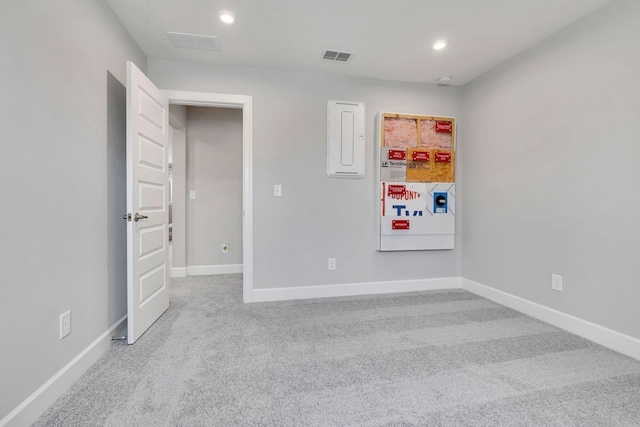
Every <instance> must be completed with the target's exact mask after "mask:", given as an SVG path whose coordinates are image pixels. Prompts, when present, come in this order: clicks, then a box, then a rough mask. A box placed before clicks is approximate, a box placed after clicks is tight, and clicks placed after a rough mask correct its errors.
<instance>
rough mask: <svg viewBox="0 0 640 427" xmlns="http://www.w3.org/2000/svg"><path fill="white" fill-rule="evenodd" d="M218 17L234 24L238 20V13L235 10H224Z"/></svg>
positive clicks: (226, 22)
mask: <svg viewBox="0 0 640 427" xmlns="http://www.w3.org/2000/svg"><path fill="white" fill-rule="evenodd" d="M218 18H220V20H221V21H222V22H224V23H225V24H233V23H234V22H235V21H236V15H234V14H233V12H229V11H228V10H223V11H221V12H220V13H218Z"/></svg>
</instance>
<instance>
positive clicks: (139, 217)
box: [133, 212, 149, 222]
mask: <svg viewBox="0 0 640 427" xmlns="http://www.w3.org/2000/svg"><path fill="white" fill-rule="evenodd" d="M147 218H149V217H148V216H146V215H140V214H139V213H138V212H136V216H134V217H133V220H134V221H135V222H138V221H140V220H141V219H147Z"/></svg>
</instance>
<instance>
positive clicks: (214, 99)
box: [162, 90, 253, 302]
mask: <svg viewBox="0 0 640 427" xmlns="http://www.w3.org/2000/svg"><path fill="white" fill-rule="evenodd" d="M162 92H163V93H164V94H165V95H166V97H167V98H168V99H169V104H175V105H193V106H198V107H220V108H239V109H242V213H243V217H242V299H243V301H244V302H250V301H252V295H253V97H251V96H247V95H230V94H223V93H209V92H188V91H180V90H162Z"/></svg>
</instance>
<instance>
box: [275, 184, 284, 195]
mask: <svg viewBox="0 0 640 427" xmlns="http://www.w3.org/2000/svg"><path fill="white" fill-rule="evenodd" d="M273 196H274V197H282V185H280V184H276V185H274V186H273Z"/></svg>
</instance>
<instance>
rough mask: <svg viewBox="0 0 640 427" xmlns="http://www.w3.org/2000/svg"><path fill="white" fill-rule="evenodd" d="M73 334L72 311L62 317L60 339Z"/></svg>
mask: <svg viewBox="0 0 640 427" xmlns="http://www.w3.org/2000/svg"><path fill="white" fill-rule="evenodd" d="M70 333H71V310H69V311H67V312H66V313H62V314H61V315H60V339H62V338H64V337H66V336H67V335H69V334H70Z"/></svg>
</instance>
